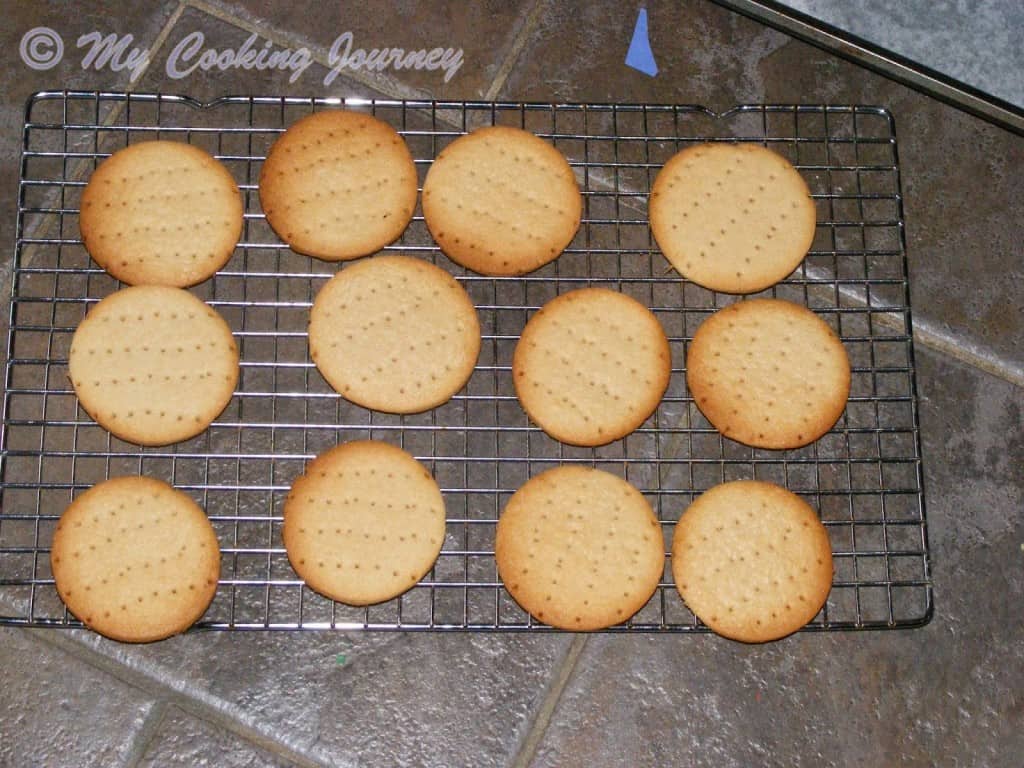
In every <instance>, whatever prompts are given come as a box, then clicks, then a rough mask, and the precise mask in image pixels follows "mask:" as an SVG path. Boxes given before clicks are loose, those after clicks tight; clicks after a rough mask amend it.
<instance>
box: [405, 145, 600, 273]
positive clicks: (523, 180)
mask: <svg viewBox="0 0 1024 768" xmlns="http://www.w3.org/2000/svg"><path fill="white" fill-rule="evenodd" d="M582 211H583V198H582V197H581V196H580V190H579V185H578V184H577V183H576V177H575V175H573V172H572V168H570V167H569V163H568V161H567V160H566V159H565V157H564V156H563V155H562V153H561V152H559V151H558V150H557V149H555V147H553V146H552V145H551V144H550V143H548V142H546V141H544V140H543V139H541V138H538V137H537V136H534V135H533V134H532V133H529V132H528V131H524V130H521V129H519V128H509V127H506V126H489V127H486V128H479V129H477V130H475V131H473V132H472V133H469V134H466V135H465V136H461V137H459V138H458V139H456V140H455V141H453V142H452V143H451V144H449V145H448V146H447V147H445V149H444V150H442V152H441V153H440V154H439V155H438V156H437V159H435V160H434V162H433V164H432V165H431V166H430V170H429V171H428V172H427V178H426V181H424V183H423V218H424V220H425V221H426V223H427V228H428V229H429V230H430V234H431V235H432V236H433V238H434V240H436V241H437V244H438V245H439V246H441V250H442V251H444V252H445V254H447V255H448V257H449V258H451V259H452V261H455V262H457V263H459V264H461V265H462V266H464V267H467V268H468V269H471V270H473V271H474V272H479V273H480V274H483V275H522V274H525V273H526V272H532V271H533V270H535V269H538V268H540V267H542V266H544V265H545V264H547V263H548V262H549V261H551V260H552V259H554V258H556V257H557V256H558V255H559V254H560V253H561V252H562V251H563V250H564V249H565V247H566V246H567V245H569V243H570V242H572V239H573V237H574V236H575V235H576V230H577V229H579V226H580V217H581V215H582Z"/></svg>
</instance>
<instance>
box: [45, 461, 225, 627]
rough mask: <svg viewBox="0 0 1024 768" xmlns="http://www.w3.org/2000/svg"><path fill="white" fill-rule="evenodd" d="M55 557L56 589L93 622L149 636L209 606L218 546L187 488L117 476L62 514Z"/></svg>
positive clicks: (52, 557)
mask: <svg viewBox="0 0 1024 768" xmlns="http://www.w3.org/2000/svg"><path fill="white" fill-rule="evenodd" d="M50 565H51V567H52V570H53V578H54V581H55V582H56V587H57V594H59V595H60V598H61V600H63V601H64V604H65V605H67V607H68V610H69V611H71V613H73V614H74V615H75V616H76V617H78V618H79V619H80V620H81V621H82V622H83V623H84V624H85V625H86V626H87V627H89V628H90V629H92V630H95V631H96V632H99V633H100V634H101V635H105V636H107V637H110V638H113V639H114V640H121V641H123V642H127V643H148V642H152V641H154V640H161V639H163V638H165V637H170V636H171V635H176V634H178V633H179V632H184V631H185V630H186V629H188V628H189V627H190V626H192V624H194V623H195V622H196V621H197V620H198V619H199V617H200V616H202V615H203V613H205V612H206V609H207V608H208V607H209V605H210V602H211V601H212V600H213V596H214V593H215V592H216V591H217V578H218V576H219V574H220V549H219V547H218V545H217V535H216V533H215V532H214V530H213V526H212V525H210V521H209V519H208V518H207V517H206V514H205V513H204V512H203V510H202V509H200V508H199V506H198V505H197V504H196V503H195V502H194V501H192V499H191V498H190V497H189V496H188V495H187V494H185V493H183V492H182V491H179V490H176V489H175V488H172V487H171V486H169V485H167V483H164V482H162V481H160V480H155V479H153V478H149V477H115V478H112V479H110V480H107V481H105V482H102V483H100V484H99V485H95V486H93V487H92V488H90V489H89V490H88V491H86V492H85V493H83V494H81V495H80V496H78V498H76V499H75V500H74V501H73V502H72V503H71V505H70V506H69V507H68V508H67V509H66V510H65V511H64V514H62V515H61V517H60V521H59V522H58V523H57V527H56V529H55V531H54V534H53V545H52V548H51V550H50Z"/></svg>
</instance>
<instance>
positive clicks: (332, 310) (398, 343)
mask: <svg viewBox="0 0 1024 768" xmlns="http://www.w3.org/2000/svg"><path fill="white" fill-rule="evenodd" d="M309 351H310V357H311V358H312V360H313V362H314V363H315V364H316V367H317V368H318V369H319V370H320V373H321V374H323V376H324V378H325V379H327V381H328V383H329V384H330V385H331V386H332V387H334V389H335V390H336V391H337V392H338V393H339V394H341V395H342V396H343V397H345V398H346V399H348V400H351V401H352V402H354V403H357V404H358V405H362V406H364V407H366V408H372V409H374V410H378V411H386V412H388V413H418V412H420V411H425V410H428V409H430V408H434V407H436V406H438V405H441V404H442V403H445V402H447V401H448V400H449V399H451V397H452V395H454V394H455V393H456V392H458V391H459V390H460V389H462V387H463V385H464V384H465V383H466V381H467V380H468V379H469V376H470V374H471V373H472V372H473V366H474V365H476V359H477V356H478V355H479V354H480V323H479V321H478V320H477V316H476V308H475V307H474V306H473V302H472V300H471V299H470V298H469V295H468V294H467V293H466V291H465V289H464V288H463V287H462V286H461V285H459V283H458V281H457V280H455V278H453V277H452V276H451V275H450V274H449V273H448V272H446V271H445V270H443V269H441V268H440V267H435V266H434V265H433V264H430V263H428V262H426V261H423V260H422V259H417V258H413V257H411V256H397V255H396V256H392V255H385V256H375V257H374V258H372V259H366V260H365V261H361V262H359V263H357V264H352V265H350V266H348V267H346V268H345V269H343V270H342V271H341V272H339V273H338V274H337V275H335V276H334V277H333V278H331V279H330V280H329V281H328V282H327V283H326V284H325V285H324V287H323V288H321V289H320V291H319V292H318V293H317V295H316V299H315V300H314V301H313V308H312V310H311V311H310V320H309Z"/></svg>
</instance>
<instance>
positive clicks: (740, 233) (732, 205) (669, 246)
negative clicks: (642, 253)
mask: <svg viewBox="0 0 1024 768" xmlns="http://www.w3.org/2000/svg"><path fill="white" fill-rule="evenodd" d="M649 214H650V219H651V231H652V233H653V234H654V239H655V240H657V242H658V246H659V247H660V248H661V251H662V253H664V254H665V258H667V259H668V260H669V261H670V262H671V263H672V266H673V267H675V268H676V270H678V271H679V273H680V274H681V275H682V276H683V277H685V278H687V279H689V280H692V281H693V282H695V283H697V284H699V285H702V286H704V287H705V288H710V289H711V290H713V291H723V292H725V293H756V292H757V291H761V290H764V289H765V288H768V287H770V286H772V285H774V284H775V283H777V282H779V281H780V280H782V279H783V278H784V277H786V276H787V275H789V274H790V273H791V272H792V271H793V270H794V269H796V267H797V265H798V264H799V263H800V262H801V261H803V258H804V256H805V255H806V254H807V250H808V249H809V248H810V247H811V242H812V241H813V240H814V231H815V227H816V226H817V222H816V212H815V207H814V200H813V199H812V198H811V196H810V191H809V190H808V188H807V184H806V182H804V180H803V178H802V177H801V176H800V173H799V172H798V171H797V170H796V169H795V168H794V167H793V166H792V165H790V163H789V162H788V161H787V160H786V159H785V158H784V157H782V156H781V155H779V154H777V153H775V152H772V151H771V150H769V149H765V148H764V147H761V146H758V145H756V144H734V143H721V144H699V145H696V146H693V147H689V148H687V149H684V150H683V151H682V152H679V153H678V154H676V155H675V156H674V157H672V158H671V159H670V160H669V161H668V162H667V163H665V166H664V167H663V168H662V169H661V171H660V172H659V173H658V176H657V178H656V179H655V180H654V186H653V187H652V188H651V197H650V203H649Z"/></svg>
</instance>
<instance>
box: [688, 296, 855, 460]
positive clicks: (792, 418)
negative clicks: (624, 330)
mask: <svg viewBox="0 0 1024 768" xmlns="http://www.w3.org/2000/svg"><path fill="white" fill-rule="evenodd" d="M686 384H687V386H688V387H689V389H690V393H691V394H692V395H693V399H694V402H696V404H697V407H698V408H700V410H701V412H702V413H703V414H704V415H705V416H707V418H708V421H710V422H711V423H712V424H713V425H714V427H715V428H716V429H717V430H718V431H719V432H721V433H722V434H723V435H725V436H726V437H730V438H732V439H733V440H737V441H739V442H741V443H745V444H746V445H752V446H754V447H756V448H799V447H800V446H802V445H807V444H808V443H812V442H814V441H815V440H817V439H818V438H819V437H821V436H822V435H823V434H825V433H826V432H828V431H829V430H830V429H831V428H832V425H833V424H835V423H836V421H837V420H838V419H839V417H840V416H841V415H842V413H843V409H844V408H845V407H846V400H847V397H848V396H849V394H850V361H849V358H848V357H847V356H846V350H845V349H844V348H843V343H842V342H841V341H840V340H839V337H837V336H836V335H835V333H834V332H833V331H832V329H831V328H829V326H828V324H827V323H826V322H825V321H824V320H822V319H821V318H819V317H818V316H817V315H816V314H814V312H812V311H811V310H809V309H807V308H806V307H801V306H799V305H797V304H793V303H792V302H788V301H783V300H781V299H751V300H749V301H741V302H738V303H736V304H733V305H731V306H728V307H726V308H725V309H721V310H719V311H718V312H716V313H715V314H713V315H711V316H710V317H709V318H708V319H707V320H705V321H704V322H703V323H701V325H700V327H699V328H697V332H696V333H695V334H694V336H693V341H692V342H690V347H689V349H688V350H687V355H686Z"/></svg>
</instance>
